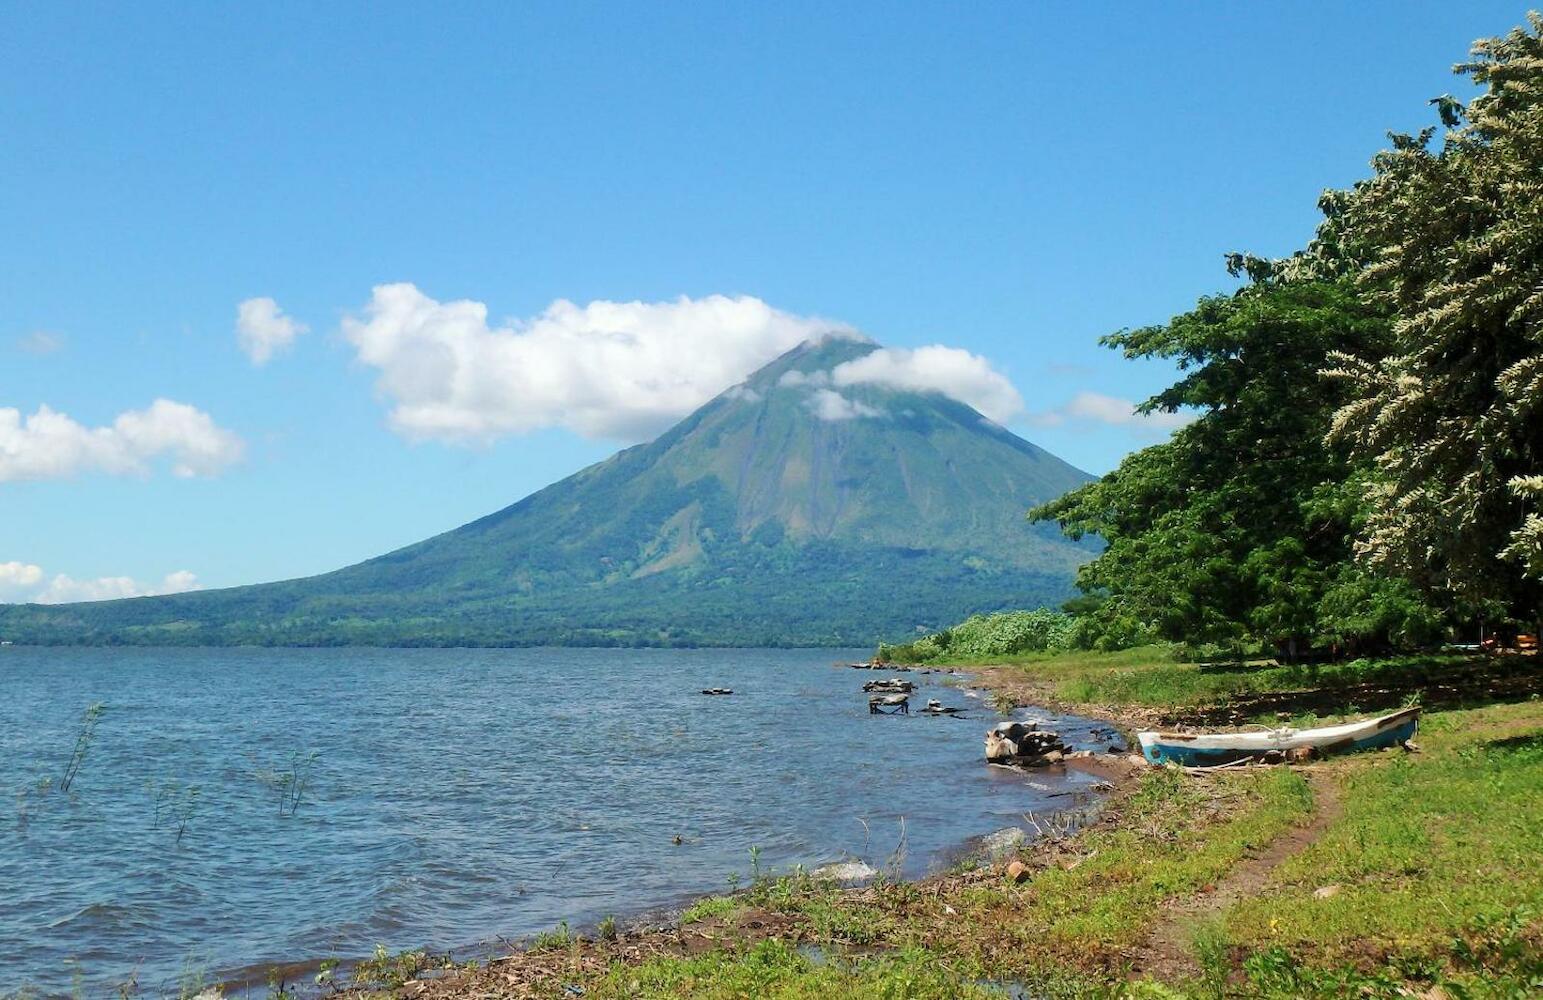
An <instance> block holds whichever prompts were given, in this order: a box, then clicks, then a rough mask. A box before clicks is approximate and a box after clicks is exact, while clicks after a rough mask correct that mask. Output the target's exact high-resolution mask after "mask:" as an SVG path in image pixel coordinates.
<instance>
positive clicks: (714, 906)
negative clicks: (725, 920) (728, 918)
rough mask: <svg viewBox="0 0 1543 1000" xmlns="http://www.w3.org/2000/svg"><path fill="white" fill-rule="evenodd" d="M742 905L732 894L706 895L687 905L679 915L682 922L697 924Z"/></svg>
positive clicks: (731, 911)
mask: <svg viewBox="0 0 1543 1000" xmlns="http://www.w3.org/2000/svg"><path fill="white" fill-rule="evenodd" d="M744 905H745V904H744V903H742V902H741V901H739V900H737V899H735V898H734V897H732V896H708V897H706V898H704V899H699V900H697V901H696V902H695V903H692V904H691V905H690V906H688V907H687V908H686V911H685V912H684V913H682V914H681V915H680V922H681V923H683V924H698V923H701V922H702V921H704V920H706V919H707V918H709V917H716V916H721V915H723V914H726V913H733V912H734V911H735V910H738V909H741V908H742V907H743V906H744Z"/></svg>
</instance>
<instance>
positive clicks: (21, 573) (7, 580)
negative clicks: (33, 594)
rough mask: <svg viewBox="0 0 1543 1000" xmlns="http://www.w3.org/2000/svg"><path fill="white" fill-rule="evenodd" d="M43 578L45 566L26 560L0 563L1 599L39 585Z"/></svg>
mask: <svg viewBox="0 0 1543 1000" xmlns="http://www.w3.org/2000/svg"><path fill="white" fill-rule="evenodd" d="M42 579H43V567H41V566H35V565H33V564H32V563H24V562H16V561H14V560H13V561H11V562H3V563H0V601H4V600H7V599H9V598H10V597H11V596H12V595H15V594H20V593H23V592H26V591H29V590H31V589H32V588H33V587H35V586H37V584H38V581H39V580H42Z"/></svg>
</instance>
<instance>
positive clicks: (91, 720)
mask: <svg viewBox="0 0 1543 1000" xmlns="http://www.w3.org/2000/svg"><path fill="white" fill-rule="evenodd" d="M106 707H107V706H105V705H103V704H102V703H101V702H99V701H97V702H92V703H91V704H90V705H87V706H86V711H85V712H84V713H82V715H81V717H80V728H79V729H78V730H77V731H76V733H75V748H74V749H73V750H71V751H70V759H69V761H68V762H67V763H66V764H65V765H64V775H63V776H62V777H61V778H60V779H59V791H61V792H68V791H69V790H70V786H71V785H72V784H74V783H75V776H76V775H77V774H79V773H80V767H81V765H82V764H84V763H85V762H86V751H88V750H90V749H91V741H92V740H94V739H95V738H96V724H97V722H98V721H99V720H100V719H101V718H102V711H103V710H104V709H105V708H106Z"/></svg>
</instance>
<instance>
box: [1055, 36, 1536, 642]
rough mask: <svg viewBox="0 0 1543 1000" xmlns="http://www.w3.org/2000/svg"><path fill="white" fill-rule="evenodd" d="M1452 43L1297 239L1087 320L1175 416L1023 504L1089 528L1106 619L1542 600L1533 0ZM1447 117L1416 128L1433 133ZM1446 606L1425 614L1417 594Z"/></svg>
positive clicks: (1187, 627)
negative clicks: (1292, 247)
mask: <svg viewBox="0 0 1543 1000" xmlns="http://www.w3.org/2000/svg"><path fill="white" fill-rule="evenodd" d="M1529 25H1530V26H1529V27H1528V28H1519V29H1517V30H1515V31H1513V32H1511V33H1510V34H1508V35H1506V36H1505V37H1503V38H1495V39H1488V40H1485V41H1481V42H1479V43H1478V44H1477V45H1476V47H1475V49H1474V58H1473V59H1472V60H1471V61H1470V62H1468V63H1465V64H1462V65H1460V66H1458V67H1457V72H1459V73H1461V74H1465V75H1467V76H1468V77H1470V78H1471V79H1472V80H1474V81H1475V82H1476V83H1478V84H1479V85H1480V86H1481V87H1483V88H1484V91H1483V93H1482V94H1481V95H1480V96H1478V97H1476V98H1475V99H1474V100H1473V101H1472V102H1471V103H1470V104H1468V105H1467V106H1466V107H1465V106H1464V105H1463V104H1462V103H1461V102H1460V101H1458V100H1457V99H1455V98H1453V97H1451V96H1450V95H1443V96H1441V97H1438V98H1436V99H1434V100H1433V101H1432V102H1431V104H1432V105H1434V107H1435V112H1436V115H1437V117H1438V119H1439V121H1440V128H1438V127H1437V126H1433V127H1431V128H1429V129H1426V130H1424V131H1422V132H1420V133H1419V134H1418V135H1403V134H1394V135H1392V136H1391V139H1392V147H1391V148H1390V149H1388V150H1386V151H1384V152H1382V153H1379V154H1378V155H1377V156H1376V158H1375V159H1374V160H1373V162H1372V168H1373V174H1372V176H1371V177H1370V178H1369V179H1367V180H1365V181H1363V182H1361V183H1358V184H1357V185H1355V186H1354V187H1353V188H1352V189H1351V190H1348V191H1330V192H1327V193H1326V194H1325V195H1324V196H1323V198H1322V199H1321V200H1320V202H1319V207H1320V209H1321V211H1322V212H1323V215H1324V219H1323V222H1322V224H1321V225H1320V226H1319V229H1318V232H1317V234H1316V236H1315V238H1314V240H1313V241H1312V243H1311V244H1310V245H1309V246H1308V247H1306V248H1305V249H1304V250H1303V251H1302V252H1300V253H1298V254H1295V255H1293V256H1292V257H1290V258H1288V259H1286V260H1281V261H1272V260H1267V259H1263V258H1258V257H1253V256H1248V255H1243V254H1233V255H1231V256H1230V257H1229V258H1228V266H1229V268H1230V269H1231V270H1232V272H1233V273H1234V274H1243V275H1246V276H1247V278H1248V282H1249V283H1248V284H1247V285H1246V286H1245V287H1244V288H1243V289H1241V290H1240V291H1239V292H1237V293H1236V294H1235V295H1232V296H1216V297H1213V298H1209V299H1203V300H1202V301H1201V302H1200V304H1199V305H1198V307H1197V308H1196V309H1194V310H1193V311H1191V312H1189V313H1186V314H1184V315H1182V316H1179V317H1176V318H1175V319H1174V320H1172V321H1171V322H1169V323H1167V324H1165V325H1162V326H1156V327H1149V328H1145V329H1142V330H1136V331H1134V332H1124V333H1120V334H1116V335H1114V336H1113V337H1109V338H1105V343H1107V344H1109V345H1110V346H1113V347H1117V348H1121V349H1123V350H1124V352H1125V354H1126V356H1127V357H1132V358H1168V359H1172V360H1174V361H1176V362H1177V364H1178V367H1179V368H1180V370H1181V373H1182V374H1183V377H1182V378H1181V379H1180V380H1179V381H1178V382H1177V383H1176V384H1175V385H1173V386H1172V387H1170V388H1169V389H1167V390H1166V391H1164V392H1162V393H1159V394H1158V395H1157V396H1154V397H1153V398H1152V399H1151V400H1148V401H1147V403H1146V404H1145V409H1147V410H1166V411H1170V412H1172V411H1177V410H1181V409H1185V408H1193V409H1195V410H1198V411H1199V416H1198V419H1196V420H1195V422H1194V423H1192V424H1190V425H1189V426H1187V427H1185V428H1183V429H1181V430H1180V431H1178V432H1177V433H1176V434H1174V436H1173V438H1172V440H1170V441H1169V442H1167V443H1165V444H1162V445H1158V446H1155V447H1152V448H1147V449H1145V450H1143V451H1140V452H1137V453H1136V454H1134V455H1132V456H1130V457H1129V458H1127V459H1126V460H1125V461H1124V462H1123V463H1122V464H1121V465H1120V467H1119V468H1118V469H1117V470H1116V471H1115V472H1114V473H1112V474H1110V475H1109V476H1106V477H1105V478H1104V479H1102V480H1101V481H1099V482H1097V483H1094V484H1091V485H1089V486H1086V487H1083V488H1082V489H1079V490H1077V491H1075V492H1073V493H1071V494H1069V495H1068V496H1066V497H1063V498H1061V499H1060V500H1057V501H1054V502H1052V503H1049V504H1045V505H1043V506H1040V507H1038V508H1036V509H1035V510H1034V511H1032V512H1031V514H1030V516H1031V517H1032V518H1036V519H1054V520H1057V521H1059V522H1060V523H1061V525H1062V527H1063V528H1064V529H1065V530H1067V531H1069V532H1070V533H1072V534H1073V535H1081V534H1087V533H1097V534H1099V535H1102V536H1103V537H1104V538H1105V539H1106V540H1107V541H1108V543H1109V548H1108V550H1107V551H1106V552H1105V553H1104V554H1103V555H1102V556H1100V557H1099V558H1098V559H1095V560H1094V561H1093V562H1091V563H1089V564H1087V565H1086V566H1085V567H1084V568H1083V570H1082V573H1081V575H1080V577H1079V584H1080V586H1081V587H1082V588H1083V589H1084V590H1086V591H1088V592H1089V593H1094V594H1103V595H1106V596H1107V598H1108V599H1107V600H1106V601H1105V602H1104V603H1103V605H1102V606H1101V607H1099V608H1098V609H1097V610H1096V611H1094V612H1092V615H1093V617H1094V618H1095V619H1096V620H1102V621H1103V622H1104V623H1106V625H1107V626H1108V627H1110V628H1115V627H1128V626H1129V624H1130V623H1131V622H1136V623H1145V624H1150V625H1151V626H1152V627H1154V628H1155V629H1156V630H1157V631H1158V633H1159V634H1161V635H1162V636H1164V637H1167V638H1173V639H1182V640H1189V641H1206V642H1240V641H1246V640H1252V641H1258V642H1264V643H1271V642H1273V643H1276V644H1281V643H1283V642H1284V643H1286V644H1289V645H1295V643H1294V641H1293V640H1297V639H1307V640H1309V641H1311V642H1316V643H1324V642H1332V643H1338V644H1350V645H1355V644H1358V643H1365V642H1368V641H1370V642H1375V643H1392V644H1415V643H1420V642H1425V641H1429V639H1431V638H1432V637H1433V636H1434V635H1435V634H1436V633H1437V632H1438V630H1439V629H1440V628H1441V626H1442V625H1443V620H1444V619H1445V620H1446V621H1448V622H1450V621H1452V620H1453V619H1454V618H1457V617H1461V616H1463V615H1480V616H1482V615H1490V616H1493V615H1495V614H1497V613H1498V614H1502V615H1512V616H1518V617H1521V616H1530V615H1532V614H1538V615H1540V616H1543V17H1540V16H1538V15H1530V16H1529ZM1441 128H1444V129H1445V131H1444V133H1443V136H1442V139H1441V141H1440V143H1439V144H1436V143H1435V139H1436V135H1437V132H1438V131H1439V130H1440V129H1441ZM1438 607H1439V608H1441V609H1443V610H1442V612H1441V613H1438V612H1437V611H1436V610H1435V609H1436V608H1438Z"/></svg>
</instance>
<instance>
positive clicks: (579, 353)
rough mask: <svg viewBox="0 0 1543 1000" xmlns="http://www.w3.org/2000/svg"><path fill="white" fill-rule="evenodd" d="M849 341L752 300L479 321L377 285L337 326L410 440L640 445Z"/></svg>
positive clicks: (447, 305)
mask: <svg viewBox="0 0 1543 1000" xmlns="http://www.w3.org/2000/svg"><path fill="white" fill-rule="evenodd" d="M832 332H834V333H840V334H843V335H845V334H848V333H849V332H850V331H849V328H847V327H845V326H843V325H841V324H836V323H832V322H830V321H827V320H822V319H818V318H815V317H808V316H795V315H793V314H790V313H785V312H782V311H780V310H777V309H773V308H772V307H771V306H769V305H767V304H766V303H765V302H762V301H761V300H760V299H757V298H752V297H750V296H739V297H737V298H730V297H727V296H723V295H711V296H708V297H706V298H701V299H690V298H686V297H684V296H683V297H681V298H679V299H676V300H674V301H673V302H606V301H596V302H591V303H589V304H588V305H584V306H579V305H575V304H574V303H572V302H568V301H566V300H558V301H556V302H554V303H552V304H551V305H550V306H548V307H547V309H546V311H545V312H543V313H541V314H540V315H539V316H535V317H533V318H531V319H528V320H520V321H514V322H510V323H507V324H505V325H499V326H493V325H489V323H488V310H487V306H486V305H484V304H483V303H481V302H474V301H471V300H460V301H455V302H439V301H436V300H435V299H432V298H430V297H429V296H427V295H424V294H423V293H422V292H421V291H419V290H418V289H417V287H415V286H414V285H411V284H407V283H402V284H393V285H378V286H376V287H375V289H374V290H373V294H372V296H371V298H370V301H369V303H368V304H367V305H366V306H365V307H364V310H363V315H362V316H359V317H352V316H351V317H347V318H345V319H344V321H343V335H344V336H345V337H346V338H347V340H348V341H349V343H351V344H352V345H353V346H354V348H355V350H356V351H357V356H358V359H359V361H360V362H362V363H363V364H365V365H368V366H369V367H371V368H374V369H375V370H376V371H377V372H378V376H379V377H378V379H377V382H376V385H377V387H378V389H379V391H380V392H381V394H382V395H383V396H384V397H385V398H386V399H387V400H388V401H389V402H390V404H391V416H390V420H391V426H392V427H393V428H394V429H395V430H397V431H398V432H399V433H401V434H403V435H405V436H407V437H409V438H414V439H438V440H443V441H452V442H477V441H489V440H492V439H494V438H496V437H499V436H501V435H504V434H519V433H524V432H527V431H532V430H536V429H539V428H543V427H567V428H569V429H571V430H574V431H577V432H578V433H580V434H583V435H585V436H587V437H605V438H616V439H621V440H627V441H638V440H644V439H646V438H648V437H651V436H652V435H654V434H657V433H658V432H659V431H662V430H664V429H665V428H666V427H668V426H669V425H670V424H672V423H674V422H675V421H676V420H678V419H680V418H681V417H683V416H685V415H686V414H687V413H690V412H691V411H692V410H694V409H696V408H697V407H699V406H701V405H702V404H703V403H705V402H707V401H708V400H709V399H711V398H712V397H714V396H715V395H717V394H718V393H720V392H722V391H723V389H724V387H725V386H728V385H732V384H734V383H735V382H738V381H740V380H742V379H743V378H744V377H745V376H746V375H747V374H749V373H750V372H752V371H754V370H755V369H757V368H759V367H761V366H762V365H764V364H766V363H767V362H768V361H771V360H772V359H773V358H775V357H777V356H778V355H779V354H782V353H784V352H785V351H788V350H790V349H791V348H793V347H795V346H797V345H798V344H799V343H801V342H803V341H804V340H807V339H809V338H811V337H815V336H818V335H821V334H823V333H832Z"/></svg>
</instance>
